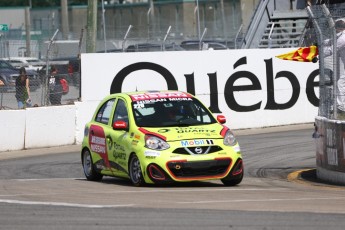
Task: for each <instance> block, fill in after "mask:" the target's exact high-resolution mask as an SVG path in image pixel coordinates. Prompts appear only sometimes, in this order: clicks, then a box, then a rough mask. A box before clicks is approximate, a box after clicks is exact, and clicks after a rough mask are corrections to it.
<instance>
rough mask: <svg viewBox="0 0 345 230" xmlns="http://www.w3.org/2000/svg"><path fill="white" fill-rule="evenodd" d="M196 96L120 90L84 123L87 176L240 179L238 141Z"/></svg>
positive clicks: (136, 181) (156, 180)
mask: <svg viewBox="0 0 345 230" xmlns="http://www.w3.org/2000/svg"><path fill="white" fill-rule="evenodd" d="M225 122H226V120H225V117H224V116H222V115H218V116H217V118H215V117H214V116H213V115H212V114H211V112H210V111H209V110H208V109H207V108H206V107H205V106H204V105H203V104H202V103H201V102H200V101H199V100H198V99H197V98H195V97H194V96H192V95H191V94H189V93H185V92H180V91H147V92H132V93H118V94H112V95H109V96H107V97H106V98H105V99H103V100H102V101H101V103H100V104H99V106H98V108H97V110H96V112H95V114H94V116H93V118H92V120H91V121H90V122H88V123H87V124H86V126H85V131H84V139H83V144H82V150H81V161H82V166H83V169H84V174H85V176H86V178H87V180H92V181H99V180H101V179H102V177H103V176H115V177H122V178H128V179H130V180H131V182H132V183H133V185H135V186H143V185H145V184H162V183H171V182H191V181H202V180H221V181H222V182H223V184H224V185H226V186H233V185H236V184H239V183H240V182H241V181H242V178H243V163H242V157H241V152H240V147H239V144H238V143H237V141H236V139H235V137H234V135H233V133H232V132H231V131H230V129H229V128H228V127H226V126H224V125H223V124H224V123H225Z"/></svg>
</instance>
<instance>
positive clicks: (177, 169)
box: [167, 158, 231, 179]
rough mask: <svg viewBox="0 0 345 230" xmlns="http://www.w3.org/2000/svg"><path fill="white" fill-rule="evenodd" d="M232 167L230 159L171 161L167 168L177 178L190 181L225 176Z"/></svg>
mask: <svg viewBox="0 0 345 230" xmlns="http://www.w3.org/2000/svg"><path fill="white" fill-rule="evenodd" d="M230 165H231V159H230V158H222V159H215V160H209V161H189V162H187V161H171V162H168V164H167V166H168V168H169V170H170V172H171V173H172V174H173V176H174V177H175V178H179V179H183V178H185V179H190V178H202V177H215V176H221V175H224V174H225V173H226V172H227V170H228V168H229V167H230Z"/></svg>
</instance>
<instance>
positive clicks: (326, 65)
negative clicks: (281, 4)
mask: <svg viewBox="0 0 345 230" xmlns="http://www.w3.org/2000/svg"><path fill="white" fill-rule="evenodd" d="M307 11H308V14H309V17H310V23H309V31H308V33H307V34H306V36H305V44H306V45H311V44H317V46H318V49H319V71H320V75H319V76H320V79H319V82H320V83H319V86H320V88H319V89H320V103H319V116H322V117H326V118H328V119H345V73H344V62H345V4H334V5H329V7H327V6H326V5H324V4H323V5H314V6H311V7H308V8H307Z"/></svg>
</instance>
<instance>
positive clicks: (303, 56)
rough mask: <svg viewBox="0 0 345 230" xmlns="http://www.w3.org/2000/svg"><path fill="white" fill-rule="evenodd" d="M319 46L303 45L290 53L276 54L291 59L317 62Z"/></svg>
mask: <svg viewBox="0 0 345 230" xmlns="http://www.w3.org/2000/svg"><path fill="white" fill-rule="evenodd" d="M318 54H319V53H318V49H317V46H309V47H301V48H299V49H297V50H294V51H291V52H289V53H285V54H281V55H278V56H276V57H277V58H280V59H283V60H289V61H300V62H317V55H318Z"/></svg>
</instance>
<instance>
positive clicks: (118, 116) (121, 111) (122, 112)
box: [113, 99, 128, 125]
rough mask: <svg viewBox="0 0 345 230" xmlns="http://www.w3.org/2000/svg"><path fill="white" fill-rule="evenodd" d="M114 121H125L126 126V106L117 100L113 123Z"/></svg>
mask: <svg viewBox="0 0 345 230" xmlns="http://www.w3.org/2000/svg"><path fill="white" fill-rule="evenodd" d="M116 121H125V122H126V123H127V125H128V112H127V108H126V104H125V102H124V101H123V100H121V99H119V100H118V102H117V104H116V108H115V113H114V118H113V122H116Z"/></svg>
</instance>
